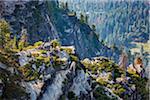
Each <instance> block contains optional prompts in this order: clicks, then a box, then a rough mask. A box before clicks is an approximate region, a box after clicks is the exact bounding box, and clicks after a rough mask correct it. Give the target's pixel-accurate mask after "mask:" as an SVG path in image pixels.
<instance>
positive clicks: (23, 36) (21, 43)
mask: <svg viewBox="0 0 150 100" xmlns="http://www.w3.org/2000/svg"><path fill="white" fill-rule="evenodd" d="M18 45H19V50H22V49H23V48H24V47H27V46H28V37H27V30H26V29H22V32H21V38H20V40H19V44H18Z"/></svg>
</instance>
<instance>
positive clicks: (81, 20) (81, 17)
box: [80, 14, 85, 23]
mask: <svg viewBox="0 0 150 100" xmlns="http://www.w3.org/2000/svg"><path fill="white" fill-rule="evenodd" d="M80 22H81V23H84V22H85V20H84V15H83V14H80Z"/></svg>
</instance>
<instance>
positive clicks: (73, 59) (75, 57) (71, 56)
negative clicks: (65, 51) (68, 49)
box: [70, 55, 79, 62]
mask: <svg viewBox="0 0 150 100" xmlns="http://www.w3.org/2000/svg"><path fill="white" fill-rule="evenodd" d="M70 59H71V61H75V62H77V61H79V59H78V57H77V56H75V55H70Z"/></svg>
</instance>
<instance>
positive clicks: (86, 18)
mask: <svg viewBox="0 0 150 100" xmlns="http://www.w3.org/2000/svg"><path fill="white" fill-rule="evenodd" d="M88 18H89V17H88V16H87V15H86V16H85V23H88Z"/></svg>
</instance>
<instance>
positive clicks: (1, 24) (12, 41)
mask: <svg viewBox="0 0 150 100" xmlns="http://www.w3.org/2000/svg"><path fill="white" fill-rule="evenodd" d="M11 36H12V33H11V32H10V26H9V24H8V23H7V22H6V21H5V20H4V19H1V20H0V49H19V50H22V49H23V48H24V47H26V46H28V41H27V31H26V30H25V29H22V32H21V37H20V38H19V39H18V38H17V35H15V36H13V37H11Z"/></svg>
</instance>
